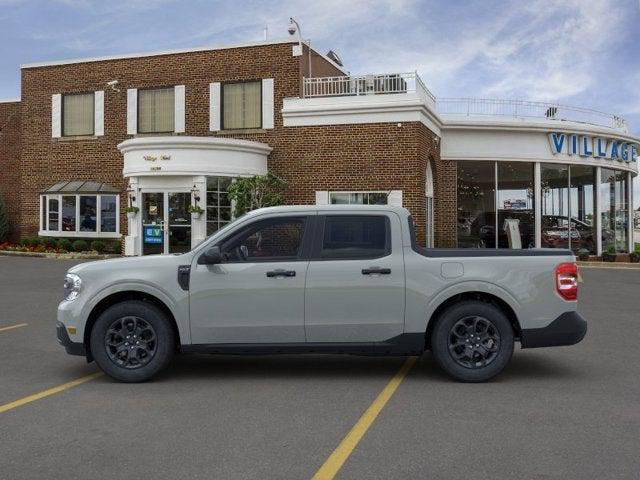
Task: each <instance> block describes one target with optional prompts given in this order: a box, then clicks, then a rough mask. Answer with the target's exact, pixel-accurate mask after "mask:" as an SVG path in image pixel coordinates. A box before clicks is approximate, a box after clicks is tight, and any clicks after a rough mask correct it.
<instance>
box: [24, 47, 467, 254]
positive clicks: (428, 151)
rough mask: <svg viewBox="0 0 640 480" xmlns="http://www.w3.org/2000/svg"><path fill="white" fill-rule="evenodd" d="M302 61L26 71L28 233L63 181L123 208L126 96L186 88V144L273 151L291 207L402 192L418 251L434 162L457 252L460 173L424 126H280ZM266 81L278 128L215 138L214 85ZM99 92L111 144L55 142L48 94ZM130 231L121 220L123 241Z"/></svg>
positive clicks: (440, 217)
mask: <svg viewBox="0 0 640 480" xmlns="http://www.w3.org/2000/svg"><path fill="white" fill-rule="evenodd" d="M313 59H314V62H315V64H314V67H313V68H314V75H316V74H320V72H322V75H339V74H341V72H340V71H339V70H338V69H336V68H335V67H334V66H333V65H331V64H329V63H328V62H326V60H324V59H323V58H322V57H320V56H315V57H313ZM305 60H306V56H302V57H293V56H292V55H291V44H275V45H261V46H255V47H243V48H235V49H227V50H212V51H204V52H190V53H181V54H175V55H162V56H152V57H142V58H132V59H119V60H108V61H102V62H90V63H80V64H69V65H60V66H51V67H39V68H26V69H23V71H22V108H21V119H22V128H23V134H22V162H21V169H20V179H21V189H20V191H21V192H23V195H24V204H23V208H22V211H23V214H22V216H21V219H20V224H21V227H22V228H21V233H22V234H23V235H26V234H32V233H35V232H36V231H37V229H38V221H39V212H38V209H39V201H38V196H39V193H40V192H41V191H42V190H44V189H46V188H47V187H49V186H50V185H52V184H54V183H56V182H59V181H63V180H71V179H86V180H89V179H91V180H99V181H104V182H107V183H110V184H112V185H114V186H117V187H120V188H122V190H123V195H122V200H121V205H122V207H123V208H124V206H125V205H126V195H125V193H124V190H125V189H126V181H125V180H124V179H123V177H122V167H123V163H122V162H123V161H122V155H121V154H120V152H119V151H118V150H117V148H116V146H117V145H118V144H119V143H120V142H122V141H124V140H126V139H128V138H131V136H130V135H127V134H126V103H127V99H126V89H127V88H145V87H156V86H173V85H185V86H186V105H185V107H186V118H185V120H186V133H185V135H199V136H231V137H235V138H244V139H248V140H254V141H259V142H264V143H267V144H269V145H270V146H272V147H273V151H272V153H271V155H270V157H269V168H270V169H271V170H272V171H273V172H274V173H275V174H277V175H278V176H280V177H281V178H283V179H284V180H285V181H286V182H287V190H286V198H287V201H288V203H302V204H305V203H306V204H311V203H314V202H315V191H316V190H403V202H404V205H405V206H407V207H408V208H409V209H410V210H411V212H412V214H413V215H414V217H415V219H416V223H417V227H418V228H417V233H418V236H419V240H420V242H421V243H424V234H425V228H424V222H425V195H424V191H425V176H426V173H425V172H426V164H427V163H426V162H427V161H428V159H429V158H432V159H433V162H434V164H433V168H434V172H435V176H436V197H437V198H436V244H437V245H441V246H444V245H446V246H448V245H450V244H451V243H450V241H451V238H452V237H451V235H453V236H455V204H452V203H451V202H455V169H453V177H452V176H451V165H449V164H447V163H446V162H441V161H440V159H439V147H438V144H437V142H436V141H435V140H434V135H433V134H432V133H431V132H430V131H429V130H428V129H427V128H426V127H425V126H424V125H422V124H421V123H418V122H415V123H404V124H402V126H401V127H398V126H397V124H396V123H386V124H362V125H331V126H318V127H287V128H284V127H283V124H282V115H281V113H280V111H281V109H282V104H283V99H284V98H285V97H297V96H299V95H300V82H301V74H302V73H304V69H305V67H304V64H305ZM323 62H324V63H323ZM262 78H274V80H275V81H274V86H275V98H274V102H275V112H276V115H275V128H274V129H271V130H248V131H234V132H224V131H222V132H209V83H210V82H214V81H215V82H225V81H236V80H250V79H262ZM110 80H118V82H119V83H118V88H119V89H120V92H115V91H113V90H111V89H109V88H108V87H107V86H106V83H107V82H108V81H110ZM95 90H104V91H105V135H104V136H103V137H98V138H90V139H80V140H78V139H75V140H73V139H52V138H51V95H52V94H56V93H71V92H83V91H95ZM440 176H442V177H441V178H442V179H440ZM452 178H453V187H452V186H451V184H450V182H451V179H452ZM452 189H453V190H452ZM452 191H453V194H452ZM441 196H442V198H443V200H442V201H440V200H439V199H440V197H441ZM452 205H453V206H452ZM126 224H127V222H126V217H125V215H124V214H123V213H122V218H121V233H123V235H124V234H126ZM451 225H453V230H452V233H451V232H449V229H450V226H451ZM443 229H444V230H443Z"/></svg>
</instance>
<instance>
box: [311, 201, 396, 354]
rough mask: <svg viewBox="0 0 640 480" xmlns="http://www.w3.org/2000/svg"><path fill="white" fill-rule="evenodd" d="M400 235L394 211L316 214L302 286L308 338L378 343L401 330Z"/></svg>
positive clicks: (313, 340)
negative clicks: (305, 281)
mask: <svg viewBox="0 0 640 480" xmlns="http://www.w3.org/2000/svg"><path fill="white" fill-rule="evenodd" d="M401 235H402V234H401V225H400V219H399V218H398V216H397V215H396V214H394V213H392V212H385V211H380V212H375V211H371V212H366V213H360V212H358V214H355V215H354V214H353V213H345V214H336V213H333V212H320V214H319V217H318V230H317V233H316V234H315V236H314V246H313V249H312V258H311V261H310V263H309V268H308V270H307V285H306V288H305V334H306V339H307V342H310V343H311V342H312V343H316V342H330V343H345V342H349V343H360V342H377V341H384V340H388V339H390V338H392V337H395V336H397V335H400V334H402V333H403V332H404V305H405V291H404V289H405V273H404V259H403V252H402V237H401Z"/></svg>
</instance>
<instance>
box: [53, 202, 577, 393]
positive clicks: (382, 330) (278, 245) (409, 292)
mask: <svg viewBox="0 0 640 480" xmlns="http://www.w3.org/2000/svg"><path fill="white" fill-rule="evenodd" d="M577 291H578V284H577V270H576V265H575V257H574V256H573V254H572V253H571V252H570V251H568V250H562V249H546V250H544V249H540V250H536V249H522V250H512V249H511V250H510V249H505V250H495V249H423V248H420V247H419V246H418V245H417V243H416V238H415V233H414V226H413V221H412V219H411V217H410V215H409V212H408V211H407V210H405V209H403V208H400V207H390V206H382V205H380V206H357V205H340V206H303V207H300V206H299V207H295V206H293V207H276V208H267V209H261V210H256V211H253V212H251V213H249V214H247V215H245V216H243V217H241V218H239V219H237V220H236V221H234V222H233V223H231V224H229V225H227V226H225V227H224V228H222V229H221V230H219V231H218V232H216V233H215V234H214V235H212V236H211V237H210V238H208V239H207V240H205V241H204V242H202V243H201V244H200V245H198V246H197V247H196V248H194V249H193V250H192V251H190V252H188V253H185V254H182V255H156V256H147V257H135V258H126V259H112V260H105V261H99V262H91V263H82V264H79V265H76V266H74V267H73V268H71V269H70V270H69V272H68V273H67V275H66V278H65V292H64V300H63V301H62V302H61V303H60V305H59V307H58V322H57V335H58V339H59V341H60V343H61V344H62V345H64V347H65V348H66V350H67V352H68V353H70V354H75V355H84V356H86V358H87V360H88V361H92V360H95V361H96V362H97V364H98V366H99V367H100V368H101V369H102V370H104V371H105V372H106V373H107V374H109V375H110V376H112V377H113V378H116V379H118V380H121V381H125V382H138V381H144V380H148V379H150V378H152V377H153V376H154V375H156V374H157V373H158V372H160V371H161V370H162V369H163V368H164V367H165V366H167V364H168V363H169V362H170V361H171V358H172V357H173V355H174V354H176V353H189V352H208V353H218V354H223V353H226V354H265V353H334V354H335V353H351V354H364V355H420V354H421V353H422V352H424V351H425V350H431V352H432V353H433V356H434V358H435V360H436V362H437V363H438V365H440V367H442V368H443V369H444V370H445V371H446V372H447V373H448V374H450V375H451V376H452V377H454V378H456V379H458V380H461V381H465V382H479V381H484V380H488V379H490V378H492V377H494V376H495V375H497V374H498V373H500V372H501V371H502V370H503V369H504V368H505V366H506V365H507V364H508V363H509V360H510V358H511V355H512V352H513V348H514V342H520V344H521V346H522V347H523V348H531V347H544V346H555V345H572V344H575V343H577V342H579V341H580V340H582V338H583V337H584V335H585V333H586V328H587V325H586V322H585V320H584V319H583V318H582V317H581V316H580V315H579V314H578V313H577V311H576V308H577Z"/></svg>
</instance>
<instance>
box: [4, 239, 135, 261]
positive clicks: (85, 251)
mask: <svg viewBox="0 0 640 480" xmlns="http://www.w3.org/2000/svg"><path fill="white" fill-rule="evenodd" d="M121 248H122V244H121V242H120V241H119V240H116V241H113V242H111V243H110V244H105V242H103V241H101V240H94V241H91V242H89V241H85V240H74V241H71V240H69V239H65V238H61V239H55V238H48V237H31V238H24V239H22V240H20V243H17V244H16V243H10V242H6V241H5V242H1V243H0V254H2V255H18V256H29V257H49V258H110V257H116V256H120V254H121Z"/></svg>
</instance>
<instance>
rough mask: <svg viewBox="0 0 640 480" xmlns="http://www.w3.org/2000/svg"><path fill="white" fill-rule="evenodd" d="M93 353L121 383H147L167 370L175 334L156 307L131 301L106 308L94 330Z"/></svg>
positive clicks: (104, 368)
mask: <svg viewBox="0 0 640 480" xmlns="http://www.w3.org/2000/svg"><path fill="white" fill-rule="evenodd" d="M90 346H91V354H92V355H93V358H94V359H95V361H96V363H97V364H98V366H99V367H100V368H101V369H102V371H103V372H105V373H106V374H107V375H109V376H110V377H112V378H114V379H116V380H119V381H121V382H127V383H134V382H145V381H147V380H149V379H151V378H152V377H154V376H155V375H156V374H158V373H159V372H160V371H161V370H162V369H163V368H165V367H166V366H167V365H168V364H169V362H170V361H171V358H172V357H173V353H174V351H175V335H174V333H173V328H172V327H171V324H170V323H169V320H168V319H167V317H166V315H165V314H164V313H163V312H162V310H160V309H159V308H158V307H156V306H155V305H153V304H151V303H148V302H143V301H140V300H128V301H125V302H121V303H117V304H115V305H112V306H111V307H109V308H108V309H106V310H105V311H104V312H103V313H102V314H101V315H100V316H99V317H98V320H97V321H96V323H95V324H94V326H93V329H92V330H91V337H90Z"/></svg>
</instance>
